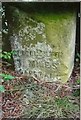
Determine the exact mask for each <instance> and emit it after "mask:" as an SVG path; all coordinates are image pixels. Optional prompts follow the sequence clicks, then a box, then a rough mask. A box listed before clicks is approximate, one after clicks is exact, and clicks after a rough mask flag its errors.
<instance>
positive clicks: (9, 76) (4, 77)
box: [0, 73, 15, 80]
mask: <svg viewBox="0 0 81 120" xmlns="http://www.w3.org/2000/svg"><path fill="white" fill-rule="evenodd" d="M0 76H1V77H3V79H4V80H12V79H14V78H15V77H14V76H12V75H8V74H4V73H1V74H0Z"/></svg>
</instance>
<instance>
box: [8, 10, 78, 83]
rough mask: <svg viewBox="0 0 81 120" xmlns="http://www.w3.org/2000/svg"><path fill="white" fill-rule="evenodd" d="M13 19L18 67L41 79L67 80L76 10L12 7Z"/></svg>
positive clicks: (12, 36) (73, 43)
mask: <svg viewBox="0 0 81 120" xmlns="http://www.w3.org/2000/svg"><path fill="white" fill-rule="evenodd" d="M12 18H13V23H14V24H11V27H12V28H13V30H12V35H11V37H10V40H11V46H12V49H13V50H16V53H17V54H16V55H14V61H15V69H16V70H17V71H21V72H23V73H25V74H29V75H32V76H35V77H37V78H38V79H40V80H44V81H49V82H50V81H61V82H66V81H67V80H68V78H69V76H70V75H71V72H72V68H73V64H74V51H75V35H76V14H75V12H72V11H65V12H62V13H61V12H53V11H52V12H47V11H45V10H44V11H43V10H42V12H38V11H37V12H31V14H30V12H29V11H27V13H25V12H22V11H20V10H18V9H13V12H12ZM12 25H13V26H12Z"/></svg>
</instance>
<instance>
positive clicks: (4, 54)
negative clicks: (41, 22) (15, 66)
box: [0, 51, 16, 60]
mask: <svg viewBox="0 0 81 120" xmlns="http://www.w3.org/2000/svg"><path fill="white" fill-rule="evenodd" d="M15 53H16V52H15V51H11V52H6V51H3V52H2V53H0V58H4V59H6V60H10V59H11V58H12V55H13V54H15Z"/></svg>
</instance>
